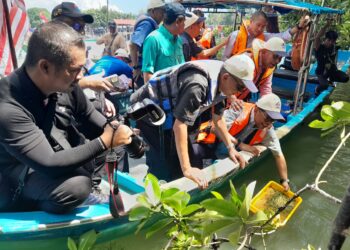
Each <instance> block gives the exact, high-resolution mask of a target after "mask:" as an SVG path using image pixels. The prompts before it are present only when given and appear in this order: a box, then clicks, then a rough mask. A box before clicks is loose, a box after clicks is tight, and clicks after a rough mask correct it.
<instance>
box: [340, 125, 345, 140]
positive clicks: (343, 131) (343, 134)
mask: <svg viewBox="0 0 350 250" xmlns="http://www.w3.org/2000/svg"><path fill="white" fill-rule="evenodd" d="M344 137H345V126H344V127H343V130H342V132H341V134H340V139H341V140H342V139H344Z"/></svg>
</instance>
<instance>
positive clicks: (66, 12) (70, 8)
mask: <svg viewBox="0 0 350 250" xmlns="http://www.w3.org/2000/svg"><path fill="white" fill-rule="evenodd" d="M59 16H67V17H73V18H74V17H75V18H79V17H81V18H83V20H84V22H85V23H93V22H94V18H93V17H92V16H91V15H89V14H84V13H81V11H80V9H79V8H78V6H77V5H76V4H75V3H72V2H62V3H61V4H59V5H57V6H56V7H55V8H53V10H52V12H51V19H54V18H56V17H59Z"/></svg>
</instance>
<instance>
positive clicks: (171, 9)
mask: <svg viewBox="0 0 350 250" xmlns="http://www.w3.org/2000/svg"><path fill="white" fill-rule="evenodd" d="M165 15H166V16H167V17H168V19H170V20H175V19H176V18H177V17H178V16H184V17H186V16H187V17H191V16H192V15H191V14H189V13H186V10H185V8H184V7H183V6H182V4H180V3H176V2H175V3H167V4H166V5H165Z"/></svg>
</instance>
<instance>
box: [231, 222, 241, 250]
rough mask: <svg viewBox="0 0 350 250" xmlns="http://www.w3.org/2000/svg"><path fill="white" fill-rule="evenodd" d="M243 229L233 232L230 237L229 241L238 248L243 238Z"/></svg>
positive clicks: (239, 228)
mask: <svg viewBox="0 0 350 250" xmlns="http://www.w3.org/2000/svg"><path fill="white" fill-rule="evenodd" d="M242 228H243V226H239V227H238V228H237V229H236V230H235V231H233V232H232V233H230V234H229V235H228V240H229V241H230V243H231V244H232V245H234V246H236V245H237V244H238V242H239V238H240V236H241V232H242Z"/></svg>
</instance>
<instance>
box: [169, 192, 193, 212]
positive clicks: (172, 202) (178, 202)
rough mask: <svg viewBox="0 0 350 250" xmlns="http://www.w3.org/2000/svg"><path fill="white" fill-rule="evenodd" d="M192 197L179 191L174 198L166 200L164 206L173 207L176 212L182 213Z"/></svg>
mask: <svg viewBox="0 0 350 250" xmlns="http://www.w3.org/2000/svg"><path fill="white" fill-rule="evenodd" d="M190 199H191V196H190V195H189V194H188V193H186V192H184V191H179V192H177V193H175V194H173V195H172V196H170V197H168V198H165V199H164V200H163V203H164V204H167V205H168V206H170V207H172V208H173V209H174V210H175V211H176V212H178V213H180V212H181V211H182V210H183V209H184V208H185V207H186V206H187V204H188V202H189V201H190Z"/></svg>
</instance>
